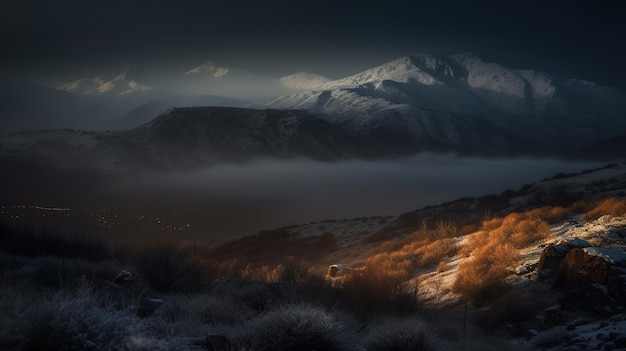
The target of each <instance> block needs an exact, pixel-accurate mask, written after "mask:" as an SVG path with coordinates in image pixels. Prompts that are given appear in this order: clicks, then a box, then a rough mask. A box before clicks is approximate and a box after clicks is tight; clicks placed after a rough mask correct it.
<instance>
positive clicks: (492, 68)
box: [0, 53, 626, 167]
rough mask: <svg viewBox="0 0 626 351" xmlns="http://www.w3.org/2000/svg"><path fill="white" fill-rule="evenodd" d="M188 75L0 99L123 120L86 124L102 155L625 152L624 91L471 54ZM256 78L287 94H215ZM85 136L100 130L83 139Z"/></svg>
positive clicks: (39, 116)
mask: <svg viewBox="0 0 626 351" xmlns="http://www.w3.org/2000/svg"><path fill="white" fill-rule="evenodd" d="M175 77H176V78H175V79H174V78H172V79H171V84H172V87H183V86H184V84H187V85H188V87H189V86H191V87H195V88H194V89H192V91H193V92H196V94H195V95H193V94H191V93H189V92H187V93H185V89H183V88H180V89H179V90H177V91H178V93H173V92H171V91H168V90H167V89H165V88H163V87H162V86H160V85H159V84H155V83H158V82H159V81H158V80H153V81H152V82H150V84H148V83H144V82H143V81H141V82H138V80H139V78H138V77H133V75H132V72H130V73H129V74H127V73H124V74H120V75H112V76H109V77H108V78H105V77H104V76H99V77H97V78H95V79H91V80H78V81H74V82H71V83H69V84H65V85H62V86H60V87H58V88H59V89H50V88H46V87H41V86H37V85H34V84H29V83H22V82H15V81H3V84H2V85H1V86H0V87H1V88H2V90H1V91H2V92H4V94H5V96H9V97H10V98H9V99H6V100H3V102H2V104H0V111H1V112H2V119H1V120H0V122H2V123H0V126H2V127H4V129H5V130H8V131H11V130H16V129H45V128H52V129H54V128H76V129H110V130H117V131H115V132H98V133H79V132H76V133H75V135H78V136H79V139H80V140H81V142H78V143H74V144H73V145H80V147H79V148H78V149H81V151H80V152H79V153H81V154H85V155H87V154H89V155H90V156H89V157H87V156H84V157H83V156H81V159H83V158H84V159H90V158H91V159H94V160H100V161H99V162H101V163H110V162H113V163H116V164H117V163H129V162H130V161H131V160H133V162H134V161H141V162H140V163H142V162H143V163H146V162H147V163H149V164H152V165H155V164H159V163H161V164H165V165H169V166H172V165H174V164H175V163H180V164H187V165H201V164H211V163H214V162H219V161H225V160H235V161H241V160H249V159H253V158H257V157H278V158H289V157H308V158H313V159H319V160H340V159H346V158H389V157H402V156H408V155H412V154H416V153H419V152H423V151H437V152H457V153H459V154H462V155H479V156H516V155H529V156H567V157H584V158H602V159H611V158H620V157H625V156H626V150H625V149H624V148H623V144H624V136H626V94H625V93H624V92H622V91H620V90H617V89H613V88H610V87H603V86H598V85H596V84H593V83H590V82H585V81H581V80H576V79H564V78H559V77H555V76H552V75H550V74H547V73H541V72H537V71H533V70H519V69H511V68H507V67H505V66H503V65H500V64H496V63H490V62H485V61H483V60H482V59H480V58H478V57H476V56H475V55H472V54H470V53H465V54H459V55H452V56H436V55H419V56H411V57H401V58H398V59H396V60H393V61H391V62H388V63H385V64H383V65H381V66H378V67H373V68H370V69H368V70H366V71H364V72H361V73H359V74H356V75H353V76H350V77H345V78H341V79H337V80H330V79H328V78H326V77H323V76H321V75H317V74H313V73H305V72H300V73H296V74H292V75H289V76H286V77H283V78H280V79H272V78H268V77H265V78H263V77H260V76H258V75H252V74H246V73H245V72H243V71H238V70H234V69H228V68H226V67H221V66H217V65H213V64H209V63H207V64H203V65H200V66H198V67H195V68H193V69H190V70H187V71H185V72H183V73H180V74H176V75H175ZM246 77H247V78H250V80H249V82H253V83H251V85H250V86H249V87H248V88H247V89H265V93H266V94H269V93H270V92H273V93H274V94H278V93H281V94H282V93H284V92H288V94H285V95H280V96H278V97H274V98H270V99H260V100H255V101H250V100H249V99H235V98H232V97H223V96H218V95H211V94H207V92H210V91H211V89H213V88H214V87H216V86H220V84H223V87H224V89H225V91H227V87H230V88H233V87H235V86H236V85H237V84H239V83H240V82H243V81H245V78H246ZM226 79H235V80H230V81H228V80H226ZM237 82H239V83H237ZM200 87H204V88H200ZM277 87H280V88H277ZM205 88H206V89H205ZM203 89H204V90H203ZM71 92H73V93H71ZM177 106H178V107H177ZM196 106H198V107H196ZM209 106H212V107H209ZM176 107H177V108H176ZM56 116H62V117H57V118H55V117H56ZM157 116H158V117H157ZM155 117H156V118H155ZM94 126H97V127H95V128H94ZM73 133H74V132H72V131H67V132H65V134H64V133H60V132H59V133H56V134H55V133H38V132H28V133H21V134H20V135H19V137H15V136H8V137H5V138H4V140H2V144H3V146H4V153H6V152H7V150H17V149H19V150H21V151H20V152H24V150H29V151H28V152H30V153H31V154H38V153H39V152H40V151H41V150H39V146H37V145H46V143H43V144H42V143H40V142H39V141H41V140H43V139H45V140H48V141H49V140H50V138H57V139H59V138H60V139H63V138H66V139H67V140H74V139H75V137H74V136H75V135H74V134H73ZM85 135H87V136H91V137H90V138H92V140H91V141H89V142H88V143H84V139H85ZM53 136H54V137H53ZM26 140H27V141H26ZM20 142H22V143H26V144H28V145H29V146H28V147H27V148H24V147H22V146H23V145H22V146H20V145H19V143H20ZM57 143H61V144H67V143H68V141H57ZM70 143H71V142H70ZM87 145H88V146H87ZM84 148H87V149H86V150H82V149H84ZM72 149H73V150H75V151H76V150H77V149H76V148H74V147H73V148H72ZM48 151H49V150H47V149H46V150H45V152H48ZM169 166H168V167H169Z"/></svg>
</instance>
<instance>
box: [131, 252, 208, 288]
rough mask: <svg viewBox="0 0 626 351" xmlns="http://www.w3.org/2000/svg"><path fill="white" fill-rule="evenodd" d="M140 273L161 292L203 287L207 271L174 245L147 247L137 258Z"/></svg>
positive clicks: (136, 264)
mask: <svg viewBox="0 0 626 351" xmlns="http://www.w3.org/2000/svg"><path fill="white" fill-rule="evenodd" d="M135 266H136V268H137V271H138V272H139V275H140V276H141V277H142V278H143V279H144V280H145V281H146V282H147V283H148V284H149V285H150V287H152V288H153V289H154V290H156V291H159V292H195V291H199V290H200V289H201V288H202V283H203V282H205V281H206V279H207V272H206V271H203V270H202V269H201V266H200V265H198V264H196V262H195V261H193V260H192V259H191V258H190V257H188V256H187V255H184V254H183V253H181V252H179V251H178V250H176V248H174V247H173V246H162V247H157V248H152V249H146V250H145V251H144V252H142V253H139V254H138V255H137V257H136V259H135Z"/></svg>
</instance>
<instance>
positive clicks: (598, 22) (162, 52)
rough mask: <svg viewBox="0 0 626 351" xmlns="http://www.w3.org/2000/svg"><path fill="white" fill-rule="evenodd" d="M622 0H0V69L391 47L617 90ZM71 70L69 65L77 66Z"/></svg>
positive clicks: (273, 63) (343, 68)
mask: <svg viewBox="0 0 626 351" xmlns="http://www.w3.org/2000/svg"><path fill="white" fill-rule="evenodd" d="M621 5H622V4H621V2H620V1H597V0H595V1H592V0H589V1H580V0H569V1H548V0H546V1H534V0H530V1H503V0H500V1H486V0H473V1H466V0H463V1H445V0H432V1H430V0H428V1H424V0H421V1H420V0H413V1H394V0H387V1H380V2H371V1H339V0H333V1H327V0H316V1H306V2H303V1H282V0H281V1H241V0H239V1H238V0H229V1H219V2H218V1H207V0H202V1H196V0H192V1H162V0H150V1H147V0H132V1H131V0H123V1H118V0H109V1H84V0H54V1H51V0H4V1H2V4H1V5H0V39H1V40H2V47H3V50H2V51H3V54H2V58H1V59H0V60H1V61H0V63H1V64H0V67H1V71H0V73H2V74H4V75H9V76H15V77H23V78H26V79H30V80H34V79H44V78H48V77H51V76H54V75H57V76H59V75H60V76H62V75H64V74H67V73H68V72H72V73H73V74H87V72H90V73H89V74H91V72H92V71H93V72H95V73H97V72H99V71H102V70H104V69H116V68H119V67H142V68H145V69H148V70H153V71H159V70H162V71H167V70H172V71H176V70H181V69H189V68H191V67H193V66H196V65H199V64H201V63H204V62H207V61H213V62H216V63H218V64H220V65H222V66H227V67H228V66H230V67H238V68H242V69H246V70H248V71H250V72H253V73H257V74H262V75H270V76H275V77H280V76H283V75H287V74H290V73H294V72H296V71H310V72H314V73H319V74H323V75H326V76H329V77H331V78H339V77H342V76H346V75H350V74H354V73H357V72H359V71H362V70H363V69H365V68H368V67H372V66H375V65H378V64H382V63H384V62H386V61H388V60H391V59H394V58H396V57H399V56H404V55H413V54H419V53H435V54H454V53H458V52H464V51H472V52H474V53H475V54H477V55H478V56H481V57H483V58H484V59H486V60H489V61H495V62H502V63H505V64H507V65H509V66H511V67H519V68H537V69H539V70H542V71H547V72H552V73H555V74H558V75H562V76H565V77H575V78H581V79H587V80H592V81H596V82H598V83H601V84H604V85H613V86H618V87H621V88H626V82H625V78H624V77H626V68H625V66H626V65H625V64H624V63H625V62H626V48H625V46H624V45H623V43H624V42H626V40H625V39H626V38H625V35H624V33H626V21H624V12H623V11H622V10H621ZM77 72H78V73H77Z"/></svg>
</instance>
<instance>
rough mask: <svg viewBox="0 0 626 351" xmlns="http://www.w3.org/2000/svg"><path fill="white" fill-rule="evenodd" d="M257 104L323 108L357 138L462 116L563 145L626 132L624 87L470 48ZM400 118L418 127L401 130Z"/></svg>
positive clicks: (431, 127) (422, 134)
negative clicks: (506, 62)
mask: <svg viewBox="0 0 626 351" xmlns="http://www.w3.org/2000/svg"><path fill="white" fill-rule="evenodd" d="M264 106H266V107H270V108H291V109H293V108H303V109H307V110H309V111H312V112H318V113H323V114H326V115H328V117H327V118H328V119H329V120H330V121H333V122H334V123H341V124H342V125H344V126H348V127H349V128H351V129H353V130H355V131H357V132H358V133H359V134H361V135H364V136H367V135H370V134H372V133H376V131H377V130H378V129H380V126H381V125H384V126H385V128H386V129H387V130H389V129H390V128H391V129H394V128H395V129H397V131H398V132H402V133H405V134H406V133H408V134H410V137H411V138H412V139H414V140H416V141H418V142H424V141H425V139H424V138H426V139H433V140H437V137H436V135H437V134H441V131H447V130H448V129H449V128H450V127H451V125H450V124H449V123H448V121H450V120H451V119H454V120H457V121H461V120H464V119H467V118H469V117H471V118H474V119H479V120H482V121H483V122H484V123H491V124H495V125H498V126H500V127H502V128H504V129H507V130H509V131H511V132H513V133H516V134H519V135H523V136H524V137H530V138H534V139H537V140H541V141H551V142H558V143H561V144H570V145H578V144H581V143H588V142H594V141H599V140H604V139H607V138H610V137H614V136H617V135H620V134H624V133H626V119H625V118H624V115H625V114H626V94H624V92H621V91H619V90H616V89H613V88H609V87H600V86H597V85H595V84H592V83H587V82H583V81H579V80H573V79H562V78H559V77H554V76H551V75H549V74H545V73H541V72H537V71H533V70H520V69H511V68H508V67H505V66H503V65H500V64H496V63H490V62H486V61H483V60H482V59H480V58H479V57H477V56H475V55H473V54H470V53H466V54H459V55H453V56H436V55H420V56H415V57H402V58H399V59H396V60H393V61H391V62H388V63H386V64H383V65H381V66H378V67H374V68H371V69H368V70H366V71H364V72H362V73H359V74H356V75H353V76H350V77H346V78H342V79H338V80H334V81H330V82H327V83H325V84H324V85H322V86H321V87H319V88H318V89H316V90H314V91H307V92H301V93H298V94H293V95H288V96H284V97H280V98H277V99H274V100H272V101H269V102H267V103H265V105H264ZM441 116H446V118H441ZM398 121H403V122H402V123H397V122H398ZM409 122H410V123H409ZM407 123H409V124H412V125H416V126H421V127H420V128H416V127H412V128H408V129H407ZM444 134H450V133H448V132H444ZM441 141H443V142H444V143H448V144H452V145H454V144H455V143H456V142H457V141H456V140H454V139H452V140H447V141H446V140H441Z"/></svg>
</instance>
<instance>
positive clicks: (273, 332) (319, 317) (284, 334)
mask: <svg viewBox="0 0 626 351" xmlns="http://www.w3.org/2000/svg"><path fill="white" fill-rule="evenodd" d="M346 335H347V330H346V328H345V326H344V325H343V323H341V322H340V321H337V320H335V318H334V316H333V315H332V314H330V313H328V312H326V311H325V310H323V309H322V308H319V307H314V306H307V305H284V306H280V307H278V308H276V309H274V310H272V311H269V312H267V313H264V314H262V315H259V316H258V317H257V318H255V319H253V320H251V321H250V322H249V323H248V324H246V326H245V328H242V330H241V334H240V335H238V337H236V339H237V340H238V342H237V343H238V344H240V346H242V347H246V348H250V349H253V350H259V351H262V350H273V351H281V350H293V351H295V350H343V349H346V344H347V340H348V339H347V337H346Z"/></svg>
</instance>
